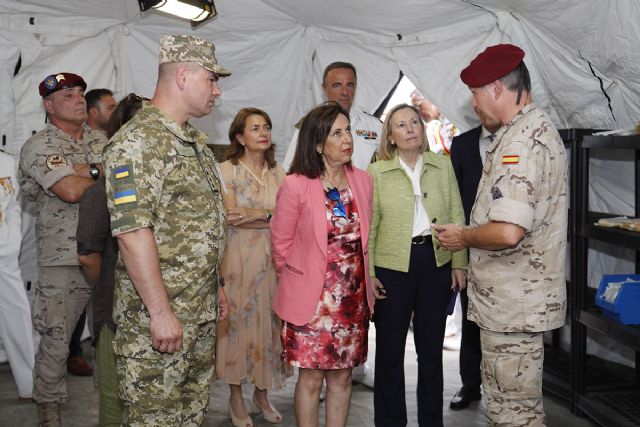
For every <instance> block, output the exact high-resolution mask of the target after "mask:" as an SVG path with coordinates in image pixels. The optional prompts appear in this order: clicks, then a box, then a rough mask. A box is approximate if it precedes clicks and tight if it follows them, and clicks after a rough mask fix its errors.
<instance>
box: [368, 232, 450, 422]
mask: <svg viewBox="0 0 640 427" xmlns="http://www.w3.org/2000/svg"><path fill="white" fill-rule="evenodd" d="M376 277H377V278H378V279H379V280H380V282H382V285H383V286H384V288H385V290H386V295H387V298H386V299H384V300H376V305H375V324H376V368H375V372H376V374H375V378H374V389H373V390H374V396H373V400H374V414H375V415H374V417H375V424H376V426H384V427H386V426H391V427H396V426H405V425H406V424H407V407H406V403H405V382H404V349H405V344H406V340H407V332H408V329H409V322H410V321H411V315H412V314H413V335H414V342H415V347H416V353H417V355H418V388H417V399H418V423H419V424H420V425H421V426H442V384H443V379H442V342H443V340H444V329H445V324H446V319H447V313H446V312H447V305H448V303H449V299H450V298H451V267H450V265H449V264H447V265H446V266H443V267H440V268H438V267H436V262H435V256H434V252H433V246H432V243H431V241H430V240H428V241H427V242H426V243H424V244H422V245H411V260H410V263H409V271H408V272H407V273H403V272H399V271H395V270H389V269H386V268H379V267H376Z"/></svg>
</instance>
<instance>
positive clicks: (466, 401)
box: [449, 387, 482, 409]
mask: <svg viewBox="0 0 640 427" xmlns="http://www.w3.org/2000/svg"><path fill="white" fill-rule="evenodd" d="M481 397H482V395H481V394H480V389H479V388H473V389H465V388H464V387H462V388H461V389H460V391H458V392H457V393H456V394H455V395H454V396H453V399H451V403H450V404H449V408H451V409H464V408H466V407H467V406H469V405H470V404H471V402H473V401H474V400H480V398H481Z"/></svg>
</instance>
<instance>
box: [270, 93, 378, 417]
mask: <svg viewBox="0 0 640 427" xmlns="http://www.w3.org/2000/svg"><path fill="white" fill-rule="evenodd" d="M352 153H353V138H352V136H351V128H350V125H349V115H348V113H347V112H346V111H344V110H343V109H342V107H340V105H339V104H337V103H335V102H330V103H326V104H323V105H321V106H319V107H316V108H315V109H313V110H311V111H310V112H309V113H308V114H307V115H306V116H305V118H304V119H303V120H302V124H301V127H300V133H299V137H298V146H297V149H296V153H295V156H294V159H293V163H292V165H291V170H290V175H289V176H287V177H286V178H285V180H284V182H283V183H282V184H281V186H280V189H279V190H278V195H277V197H276V209H275V213H274V216H273V219H272V221H271V225H270V227H271V248H272V257H273V260H274V262H275V264H276V271H277V273H278V289H277V291H276V297H275V301H274V305H273V308H274V310H275V311H276V313H277V314H278V315H279V316H280V317H281V318H282V319H283V320H284V322H283V323H284V326H283V329H282V335H281V337H282V344H283V357H284V358H285V360H286V361H287V362H288V363H289V364H290V365H292V366H297V367H298V368H299V376H298V383H297V385H296V391H295V407H296V419H297V422H298V425H299V426H311V425H314V426H315V425H317V424H318V412H319V398H320V391H321V390H322V384H323V382H324V381H325V380H326V382H327V399H326V424H327V425H332V426H334V425H335V426H340V425H346V422H347V416H348V413H349V406H350V403H351V370H352V369H353V368H354V367H355V366H358V365H360V364H362V363H364V362H365V360H366V357H367V330H368V328H369V316H370V315H371V314H372V313H373V303H374V296H373V291H372V289H371V287H370V284H369V274H368V269H367V268H366V267H367V266H368V262H369V261H368V260H369V257H368V251H367V240H368V236H369V224H370V221H371V205H372V202H371V194H372V183H371V177H370V176H369V174H368V173H367V172H364V171H362V170H359V169H356V168H354V167H352V166H351V155H352Z"/></svg>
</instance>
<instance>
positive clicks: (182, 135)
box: [105, 103, 226, 347]
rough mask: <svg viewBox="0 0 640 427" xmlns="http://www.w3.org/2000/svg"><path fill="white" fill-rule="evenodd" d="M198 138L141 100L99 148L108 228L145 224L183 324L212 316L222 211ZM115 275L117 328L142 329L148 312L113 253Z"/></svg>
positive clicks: (210, 160)
mask: <svg viewBox="0 0 640 427" xmlns="http://www.w3.org/2000/svg"><path fill="white" fill-rule="evenodd" d="M206 139H207V137H206V135H205V134H203V133H201V132H199V131H198V130H196V129H195V128H193V127H192V126H190V125H189V124H188V123H187V124H186V125H185V126H184V127H183V128H181V127H180V126H179V125H178V124H177V123H176V122H175V121H173V120H172V119H170V118H168V117H167V116H166V115H164V113H162V112H161V111H160V110H159V109H158V108H157V107H155V106H153V105H151V104H149V103H145V105H144V107H143V109H142V110H141V111H140V112H139V113H138V114H137V115H136V116H135V117H134V118H133V119H132V120H131V121H129V122H128V123H127V124H126V125H125V126H123V127H122V128H121V129H120V131H119V132H118V133H117V134H116V135H114V136H113V138H112V139H111V142H110V144H109V145H108V146H107V148H106V150H105V175H106V183H107V202H108V206H109V211H110V215H111V229H112V233H113V235H114V236H117V235H119V234H122V233H126V232H129V231H133V230H136V229H139V228H143V227H149V228H151V229H152V230H153V234H154V236H155V240H156V245H157V247H158V256H159V260H160V268H161V272H162V279H163V282H164V286H165V289H166V290H167V294H168V296H169V300H170V304H171V307H172V309H173V312H174V313H175V314H176V316H177V317H178V319H179V320H180V321H181V322H182V324H183V325H189V324H200V323H204V322H208V321H212V320H215V318H216V313H217V287H218V273H217V272H218V265H219V262H220V261H221V260H222V253H223V250H224V239H225V230H226V229H225V223H226V217H225V211H224V208H223V205H222V195H221V191H220V189H221V183H220V178H219V175H218V170H217V164H216V161H215V158H214V156H213V153H212V152H211V150H210V149H209V148H208V147H207V146H206V145H205V141H206ZM115 280H116V284H115V302H114V320H115V322H116V324H117V326H118V328H119V330H120V329H123V330H124V331H132V330H135V331H148V330H149V313H148V312H147V309H146V307H145V306H144V304H143V302H142V300H141V299H140V297H139V295H138V293H137V291H136V289H135V288H134V286H133V283H132V282H131V280H130V278H129V276H128V275H127V271H126V269H125V265H124V262H123V260H122V256H121V255H120V258H119V259H118V263H117V266H116V275H115ZM143 335H145V334H143ZM149 344H150V343H149ZM143 347H144V346H143ZM149 347H150V346H149Z"/></svg>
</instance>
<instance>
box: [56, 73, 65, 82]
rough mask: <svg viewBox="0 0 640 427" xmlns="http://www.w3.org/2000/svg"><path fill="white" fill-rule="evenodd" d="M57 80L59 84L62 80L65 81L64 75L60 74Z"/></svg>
mask: <svg viewBox="0 0 640 427" xmlns="http://www.w3.org/2000/svg"><path fill="white" fill-rule="evenodd" d="M56 80H57V81H58V82H60V81H61V80H64V74H58V75H57V76H56Z"/></svg>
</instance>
